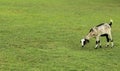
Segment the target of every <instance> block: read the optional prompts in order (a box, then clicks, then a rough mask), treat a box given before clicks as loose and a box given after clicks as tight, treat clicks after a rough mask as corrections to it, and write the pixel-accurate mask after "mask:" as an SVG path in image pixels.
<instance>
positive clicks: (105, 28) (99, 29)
mask: <svg viewBox="0 0 120 71" xmlns="http://www.w3.org/2000/svg"><path fill="white" fill-rule="evenodd" d="M112 23H113V21H112V20H110V23H101V24H99V25H97V26H95V27H93V28H91V29H90V31H89V33H88V34H87V35H86V37H85V38H83V39H81V44H82V47H84V46H85V45H86V43H88V42H89V39H90V38H92V37H94V38H96V45H95V48H96V49H97V47H98V46H100V47H101V43H100V39H99V38H100V37H102V36H105V37H106V40H107V45H106V46H107V47H108V46H109V41H111V47H113V46H114V44H113V39H112V34H111V26H112Z"/></svg>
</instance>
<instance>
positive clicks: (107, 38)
mask: <svg viewBox="0 0 120 71" xmlns="http://www.w3.org/2000/svg"><path fill="white" fill-rule="evenodd" d="M106 40H107V44H106V47H108V46H109V41H110V39H109V37H108V35H106Z"/></svg>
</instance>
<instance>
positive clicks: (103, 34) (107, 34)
mask: <svg viewBox="0 0 120 71" xmlns="http://www.w3.org/2000/svg"><path fill="white" fill-rule="evenodd" d="M100 36H108V34H102V35H100Z"/></svg>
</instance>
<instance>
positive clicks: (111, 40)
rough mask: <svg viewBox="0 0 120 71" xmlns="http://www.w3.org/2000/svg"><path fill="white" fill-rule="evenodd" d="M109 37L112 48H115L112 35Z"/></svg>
mask: <svg viewBox="0 0 120 71" xmlns="http://www.w3.org/2000/svg"><path fill="white" fill-rule="evenodd" d="M109 37H110V42H111V47H113V46H114V43H113V39H112V35H111V33H110V35H109Z"/></svg>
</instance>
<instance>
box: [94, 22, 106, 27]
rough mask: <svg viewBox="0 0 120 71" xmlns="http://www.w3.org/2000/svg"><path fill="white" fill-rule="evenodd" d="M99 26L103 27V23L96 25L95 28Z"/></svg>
mask: <svg viewBox="0 0 120 71" xmlns="http://www.w3.org/2000/svg"><path fill="white" fill-rule="evenodd" d="M101 25H104V23H101V24H99V25H97V26H96V27H99V26H101Z"/></svg>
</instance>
